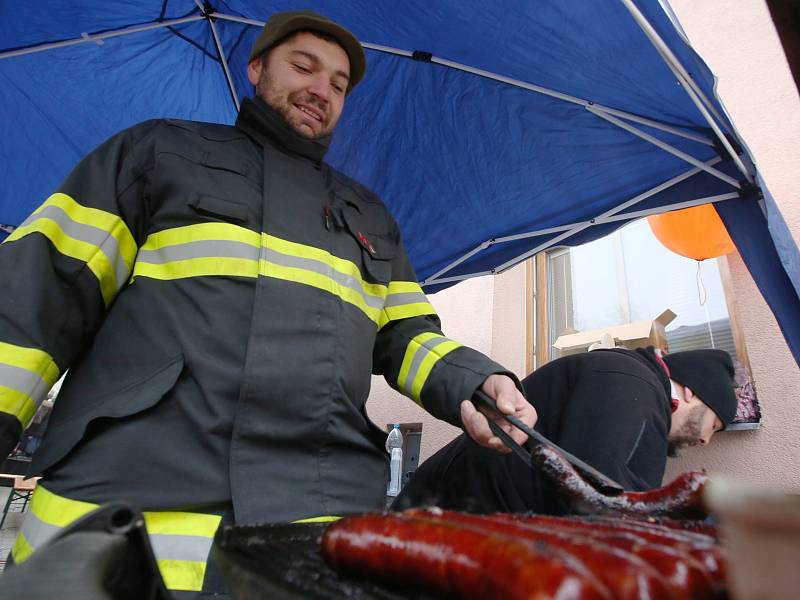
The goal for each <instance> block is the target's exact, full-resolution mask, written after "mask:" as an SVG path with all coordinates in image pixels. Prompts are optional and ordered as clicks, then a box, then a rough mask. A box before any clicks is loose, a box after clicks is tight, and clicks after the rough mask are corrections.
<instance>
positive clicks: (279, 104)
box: [256, 66, 333, 140]
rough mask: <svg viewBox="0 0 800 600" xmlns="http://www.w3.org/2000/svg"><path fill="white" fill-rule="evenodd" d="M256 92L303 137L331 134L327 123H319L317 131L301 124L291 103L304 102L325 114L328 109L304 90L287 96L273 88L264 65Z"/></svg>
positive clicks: (321, 136) (316, 138)
mask: <svg viewBox="0 0 800 600" xmlns="http://www.w3.org/2000/svg"><path fill="white" fill-rule="evenodd" d="M256 94H258V96H259V97H260V98H261V99H262V100H263V101H264V102H266V103H267V104H268V105H269V106H271V107H272V108H273V109H275V110H276V111H277V112H278V114H279V115H280V116H281V117H283V120H284V121H286V122H287V123H288V124H289V125H290V126H291V128H292V129H294V130H295V131H296V132H297V133H299V134H300V135H302V136H303V137H305V138H308V139H310V140H318V139H320V138H323V137H325V136H328V135H330V134H331V132H332V130H333V128H332V127H331V126H330V124H329V123H324V122H323V123H320V125H322V129H321V130H320V131H319V132H318V133H314V132H312V131H309V129H308V126H305V127H302V126H301V125H304V123H302V121H301V119H300V117H299V116H297V115H296V114H294V113H293V112H292V108H293V107H292V105H293V104H306V105H309V106H314V107H316V108H317V109H318V110H319V111H320V112H321V113H323V114H327V113H328V111H327V110H326V109H325V108H324V107H322V106H320V103H319V102H318V101H317V100H315V99H314V98H313V97H312V96H309V95H308V94H306V93H304V92H295V93H293V94H289V96H286V95H285V94H284V92H282V91H281V90H277V89H275V85H274V83H273V80H272V78H271V77H270V76H269V72H268V70H267V68H266V66H265V67H264V68H263V69H262V70H261V75H260V77H259V79H258V85H257V86H256Z"/></svg>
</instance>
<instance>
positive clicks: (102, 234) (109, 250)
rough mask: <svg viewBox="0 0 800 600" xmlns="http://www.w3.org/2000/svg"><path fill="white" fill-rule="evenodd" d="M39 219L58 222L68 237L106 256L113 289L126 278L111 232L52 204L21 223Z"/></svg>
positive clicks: (122, 260)
mask: <svg viewBox="0 0 800 600" xmlns="http://www.w3.org/2000/svg"><path fill="white" fill-rule="evenodd" d="M39 219H50V220H51V221H55V222H56V223H58V226H59V227H60V228H61V231H63V232H64V233H65V234H66V235H68V236H69V237H71V238H73V239H75V240H79V241H81V242H86V243H87V244H90V245H92V246H95V247H96V248H97V249H98V250H99V251H100V252H102V253H103V254H104V255H105V256H106V258H107V259H108V262H110V263H111V264H112V265H114V277H115V289H119V288H121V287H122V285H123V284H124V283H125V280H126V279H127V278H128V266H127V265H126V264H125V260H124V259H123V258H122V254H121V253H120V250H119V243H118V242H117V238H115V237H114V236H113V235H111V233H109V232H108V231H106V230H104V229H100V228H99V227H93V226H92V225H86V224H84V223H78V222H77V221H73V220H72V218H71V217H70V216H69V215H68V214H67V213H66V212H64V209H62V208H61V207H59V206H54V205H52V204H50V205H46V206H44V207H43V208H42V210H40V211H39V212H38V213H36V214H33V215H31V216H30V217H28V218H27V219H26V220H25V223H23V226H24V225H30V224H31V223H33V222H34V221H37V220H39Z"/></svg>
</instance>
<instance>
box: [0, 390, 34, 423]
mask: <svg viewBox="0 0 800 600" xmlns="http://www.w3.org/2000/svg"><path fill="white" fill-rule="evenodd" d="M37 408H39V405H38V404H37V403H36V402H35V401H34V400H33V398H31V397H30V396H28V395H27V394H23V393H22V392H19V391H17V390H13V389H11V388H10V387H6V386H4V385H0V411H1V412H4V413H8V414H10V415H14V416H15V417H16V418H17V420H18V421H19V423H20V425H22V428H23V429H25V428H26V427H27V426H28V425H29V424H30V422H31V419H32V418H33V415H35V414H36V409H37Z"/></svg>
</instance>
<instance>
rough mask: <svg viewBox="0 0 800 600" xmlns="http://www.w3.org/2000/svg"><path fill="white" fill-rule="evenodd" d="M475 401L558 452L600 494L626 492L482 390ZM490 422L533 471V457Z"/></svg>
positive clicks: (493, 429)
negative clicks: (503, 409) (508, 413)
mask: <svg viewBox="0 0 800 600" xmlns="http://www.w3.org/2000/svg"><path fill="white" fill-rule="evenodd" d="M472 398H473V400H477V401H478V404H483V406H485V407H487V408H490V409H492V410H493V411H494V412H496V413H497V414H498V415H500V416H502V417H503V418H504V419H505V420H506V421H508V422H509V423H511V424H512V425H513V426H514V427H516V428H517V429H519V430H520V431H522V432H524V433H526V434H527V435H528V438H529V440H530V441H535V442H537V443H539V444H545V445H547V446H550V447H551V448H553V449H554V450H558V452H560V453H561V454H562V455H563V456H564V458H566V459H567V461H568V462H569V463H570V464H571V465H572V466H573V467H575V468H576V469H577V470H578V471H580V472H581V474H582V475H583V476H584V477H585V478H586V480H587V481H588V482H589V483H590V484H592V486H594V487H595V488H596V489H597V490H598V491H599V492H602V493H604V494H606V495H609V496H616V495H617V494H621V493H622V492H623V491H625V490H624V489H623V488H622V486H621V485H620V484H618V483H617V482H616V481H614V480H613V479H611V478H609V477H607V476H605V475H603V474H602V473H601V472H600V471H598V470H597V469H595V468H594V467H593V466H591V465H589V464H587V463H585V462H583V461H582V460H581V459H580V458H578V457H577V456H575V455H573V454H570V453H569V452H567V451H566V450H564V449H563V448H560V447H559V446H558V445H556V444H554V443H553V442H551V441H550V440H548V439H547V438H546V437H544V436H543V435H542V434H541V433H539V432H538V431H536V430H535V429H532V428H531V427H528V426H527V425H525V423H523V422H522V421H520V420H519V419H518V418H516V417H514V416H512V415H506V414H504V413H502V412H500V411H499V410H498V408H497V403H495V401H494V399H493V398H491V397H490V396H489V395H487V394H486V393H484V392H483V391H482V390H480V389H478V390H475V393H474V394H473V396H472ZM487 421H489V427H490V428H491V430H492V432H493V433H494V434H495V435H496V436H497V437H499V438H500V439H501V440H502V441H503V443H504V444H505V445H506V446H508V447H509V448H510V449H511V450H512V451H513V452H514V454H516V455H517V456H518V457H519V458H521V459H522V460H523V461H524V462H525V464H526V465H528V466H529V467H530V468H531V469H533V468H534V466H533V464H532V462H531V455H530V453H529V452H527V451H526V450H525V449H524V448H523V447H522V446H520V445H519V444H518V443H517V442H515V441H514V439H513V438H512V437H511V436H510V435H508V434H507V433H506V432H505V431H503V429H502V428H501V427H500V426H499V425H498V424H497V423H495V422H494V421H492V420H491V419H487Z"/></svg>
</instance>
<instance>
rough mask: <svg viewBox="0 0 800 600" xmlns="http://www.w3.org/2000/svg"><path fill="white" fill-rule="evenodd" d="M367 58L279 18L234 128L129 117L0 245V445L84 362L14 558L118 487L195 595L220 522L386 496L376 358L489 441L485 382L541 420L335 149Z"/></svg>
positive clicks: (167, 574)
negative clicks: (423, 274) (426, 284)
mask: <svg viewBox="0 0 800 600" xmlns="http://www.w3.org/2000/svg"><path fill="white" fill-rule="evenodd" d="M365 68H366V61H365V58H364V54H363V51H362V49H361V46H360V45H359V43H358V41H357V40H356V39H355V38H354V37H353V35H352V34H351V33H350V32H348V31H347V30H345V29H343V28H342V27H341V26H339V25H338V24H336V23H333V22H332V21H330V20H328V19H326V18H324V17H322V16H320V15H316V14H314V13H309V12H292V13H281V14H277V15H274V16H273V17H272V18H271V19H270V20H269V22H268V23H267V25H266V26H265V28H264V30H263V31H262V33H261V35H260V36H259V38H258V40H257V41H256V44H255V46H254V48H253V51H252V53H251V56H250V61H249V64H248V77H249V79H250V81H251V82H252V83H253V85H254V86H255V88H256V97H255V98H254V99H253V100H250V99H246V100H245V101H244V102H243V103H242V108H241V111H240V113H239V116H238V119H237V121H236V125H235V126H233V127H231V126H223V125H213V124H207V123H196V122H187V121H176V120H155V121H149V122H145V123H142V124H140V125H137V126H135V127H132V128H131V129H128V130H126V131H123V132H122V133H120V134H118V135H116V136H115V137H113V138H111V139H110V140H108V141H107V142H105V143H104V144H103V145H102V146H100V147H99V148H98V149H97V150H95V151H93V152H92V153H91V154H89V155H88V156H87V157H86V158H85V159H84V160H83V161H81V162H80V164H79V165H78V166H77V167H76V168H75V170H74V171H73V172H72V173H71V174H70V175H69V176H68V178H67V179H66V181H65V182H64V183H63V185H62V186H61V187H60V188H59V190H58V191H57V192H56V193H54V194H53V195H52V196H50V197H49V198H48V199H47V200H46V201H45V202H44V204H43V205H42V206H41V207H40V208H38V209H37V210H36V211H35V212H34V213H33V214H32V215H31V216H30V217H29V218H28V219H27V220H26V221H25V222H24V223H23V224H22V225H21V226H20V227H19V228H18V229H17V230H16V231H15V232H14V233H13V234H12V235H10V236H9V237H8V238H7V240H6V241H5V242H4V243H3V244H2V246H0V269H2V274H3V279H4V282H5V290H4V293H3V295H2V297H1V298H0V377H2V380H0V441H1V442H2V446H0V452H2V451H6V452H7V451H9V450H10V449H11V448H12V447H13V446H14V444H15V443H16V442H17V439H18V437H19V435H20V432H21V431H22V429H23V428H24V427H25V426H26V425H27V423H28V422H29V421H30V419H31V417H32V416H33V414H34V412H35V411H36V408H37V406H38V404H39V403H40V402H41V401H42V400H43V399H44V398H45V397H46V395H47V391H48V389H49V388H50V386H51V385H52V384H53V383H54V382H55V381H56V380H57V379H58V378H59V377H60V375H61V374H62V373H63V372H64V371H65V370H66V369H68V368H69V369H70V372H69V375H68V377H67V378H66V381H65V383H64V384H63V387H62V389H61V392H60V394H59V398H58V400H57V401H56V403H55V408H54V410H53V413H52V416H51V421H50V425H49V428H48V431H47V433H46V435H45V438H44V440H43V442H42V445H41V447H40V448H39V450H38V451H37V452H36V454H35V456H34V458H33V464H32V468H31V472H30V475H38V474H42V475H43V478H42V479H41V481H40V485H39V486H38V488H37V491H36V494H35V496H34V498H33V502H32V507H31V510H30V512H29V514H28V515H27V517H26V519H25V522H24V524H23V526H22V529H21V532H20V535H19V537H18V539H17V541H16V544H15V545H14V548H13V551H12V558H13V560H14V561H16V562H18V563H19V562H21V561H24V560H25V559H26V558H27V557H28V556H30V555H31V553H32V552H34V551H35V550H36V548H37V547H40V546H41V545H42V544H43V543H45V542H46V541H47V540H48V539H49V538H50V537H52V536H53V535H54V534H55V533H56V532H57V531H58V530H59V529H60V528H62V527H64V526H66V525H68V524H69V523H70V522H71V521H73V520H74V519H76V518H78V517H79V516H81V515H83V514H85V513H86V512H88V511H90V510H92V509H93V508H95V507H96V506H97V505H99V504H101V503H105V502H110V501H116V500H125V501H129V502H131V503H133V504H135V505H137V506H139V507H141V508H142V509H143V510H144V511H146V512H145V516H146V520H147V524H148V529H149V532H150V534H151V541H152V544H153V547H154V551H155V554H156V558H157V559H158V562H159V566H160V568H161V572H162V575H163V576H164V579H165V582H166V583H167V586H168V587H169V588H170V589H172V590H185V591H198V590H201V588H202V586H203V580H204V577H205V573H206V563H205V561H206V556H207V554H208V550H209V548H210V546H211V542H212V537H213V535H214V533H215V530H216V529H217V527H218V525H219V523H220V522H221V519H222V518H223V517H224V518H225V519H226V520H229V521H230V522H235V523H238V524H247V523H259V522H265V521H273V522H285V521H299V520H313V519H327V518H333V517H334V516H335V515H341V514H344V513H349V512H354V511H362V510H368V509H372V508H376V507H379V506H381V504H382V502H383V499H384V492H385V482H386V476H387V457H386V454H385V452H384V451H383V450H382V446H383V442H384V439H385V434H384V433H382V432H381V431H380V430H379V429H378V428H377V427H376V426H374V425H373V424H372V423H371V422H370V421H369V419H368V418H367V416H366V413H365V408H364V406H365V402H366V400H367V397H368V395H369V387H370V372H373V373H376V374H382V375H384V376H385V377H386V379H387V380H388V381H389V383H390V384H391V385H392V386H393V387H395V388H396V389H397V390H399V391H400V392H402V393H403V394H405V395H407V396H409V397H410V398H412V399H413V400H415V401H416V402H418V403H419V404H420V405H421V406H423V407H424V408H425V409H426V410H427V411H429V412H430V413H431V414H433V415H435V416H436V417H438V418H441V419H444V420H446V421H448V422H450V423H452V424H455V425H458V426H462V427H464V429H465V430H466V431H467V433H468V434H469V435H470V436H471V437H473V438H474V439H475V440H476V441H477V442H478V443H481V444H483V445H486V446H487V447H493V448H496V449H498V450H501V451H505V448H504V446H502V444H501V442H500V441H499V439H498V438H496V437H493V436H492V434H491V431H490V429H489V427H488V423H487V421H486V418H485V417H484V415H483V414H481V413H479V412H476V410H475V408H474V406H473V405H472V404H471V403H470V402H464V400H465V399H468V398H470V397H471V396H472V394H473V392H474V391H475V390H476V389H477V388H478V387H482V388H483V390H484V391H486V392H487V393H488V394H490V395H491V396H493V397H495V398H496V399H497V401H498V406H499V408H500V410H502V411H503V412H507V413H516V414H517V415H518V416H520V417H521V418H523V420H525V421H527V422H528V423H529V424H531V425H532V424H533V423H534V422H535V420H536V415H535V411H534V410H533V409H532V408H531V406H530V405H529V404H528V403H527V402H525V399H524V397H523V396H522V395H521V394H520V392H519V391H518V385H519V384H518V382H517V381H516V380H515V379H514V378H513V375H511V374H510V373H508V372H507V371H505V369H503V367H501V366H500V365H497V364H495V363H494V362H492V361H491V360H489V359H488V358H487V357H485V356H483V355H482V354H480V353H478V352H476V351H474V350H471V349H469V348H466V347H464V346H461V345H460V344H458V343H457V342H455V341H453V340H450V339H448V338H446V337H445V336H444V335H443V334H442V332H441V330H440V328H439V321H438V318H437V317H436V315H435V312H434V309H433V307H432V306H431V304H430V303H429V302H428V301H427V299H426V298H425V295H424V294H423V292H422V290H421V288H420V286H419V285H418V283H417V281H416V279H415V276H414V273H413V271H412V267H411V265H410V264H409V261H408V258H407V256H406V252H405V250H404V248H403V244H402V241H401V238H400V233H399V231H398V228H397V225H396V224H395V222H394V221H393V219H392V218H391V216H390V215H389V213H388V211H387V209H386V208H385V206H384V205H383V204H382V202H381V201H380V200H379V199H378V198H377V197H376V196H375V195H374V194H372V193H371V192H370V191H368V190H367V189H365V188H364V187H362V186H361V185H360V184H358V183H357V182H355V181H353V180H351V179H349V178H347V177H345V176H344V175H342V174H341V173H338V172H336V171H335V170H333V169H332V168H330V167H329V166H328V165H327V164H326V163H325V162H323V157H324V155H325V152H326V150H327V148H328V144H329V143H330V140H331V133H332V131H333V129H334V127H335V125H336V122H337V120H338V118H339V115H340V113H341V110H342V108H343V106H344V101H345V97H346V95H347V94H348V93H349V92H350V91H351V90H352V89H353V87H354V86H355V85H356V84H357V83H358V82H359V80H360V79H361V78H362V76H363V75H364V72H365ZM495 416H496V415H495ZM514 434H515V435H517V437H519V434H518V433H517V432H514ZM523 440H524V438H522V439H520V440H518V441H523Z"/></svg>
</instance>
